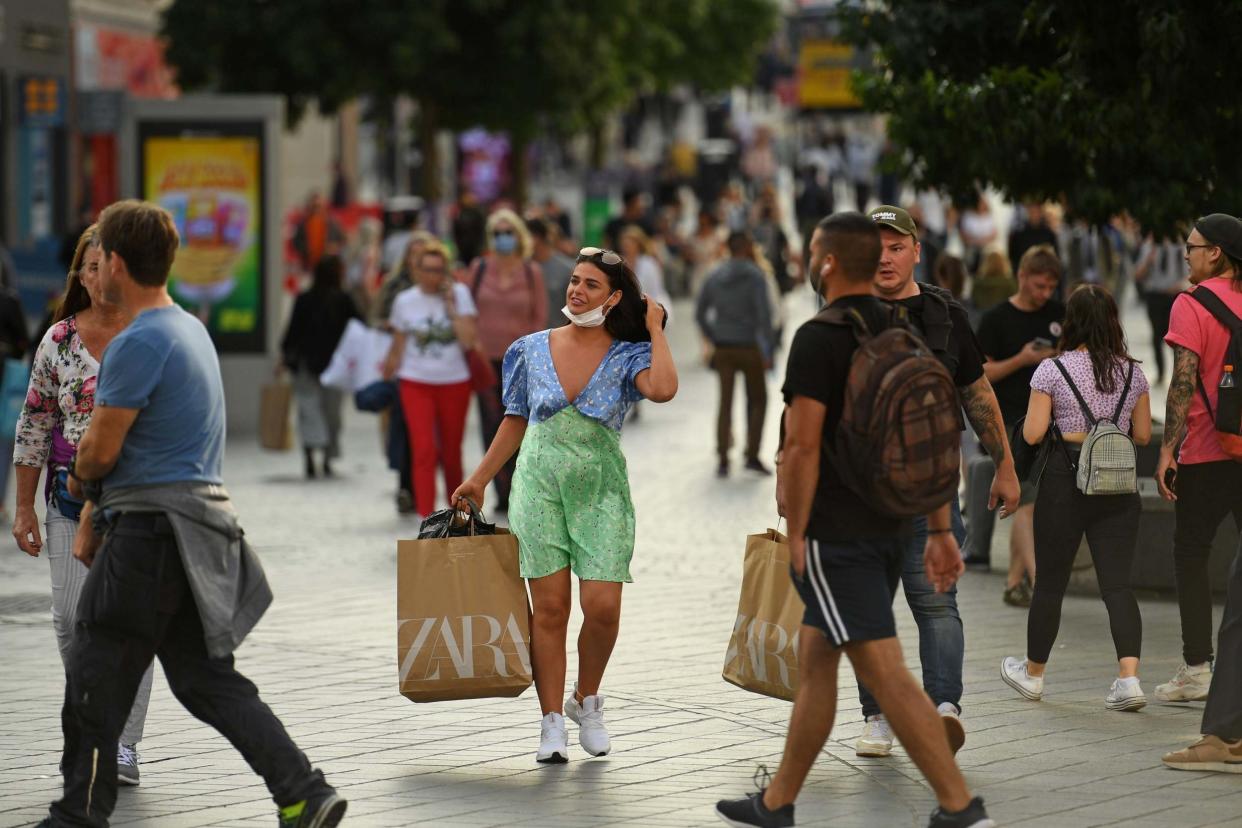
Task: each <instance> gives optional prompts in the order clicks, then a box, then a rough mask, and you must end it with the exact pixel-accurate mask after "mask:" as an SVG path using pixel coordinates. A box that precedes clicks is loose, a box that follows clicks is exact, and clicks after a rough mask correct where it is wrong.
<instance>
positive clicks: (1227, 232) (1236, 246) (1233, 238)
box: [1195, 213, 1242, 259]
mask: <svg viewBox="0 0 1242 828" xmlns="http://www.w3.org/2000/svg"><path fill="white" fill-rule="evenodd" d="M1195 229H1196V230H1198V231H1199V235H1200V236H1203V238H1205V239H1207V240H1208V242H1209V243H1211V244H1214V245H1216V246H1217V247H1219V248H1220V249H1221V250H1223V251H1225V253H1226V254H1228V255H1229V256H1230V257H1231V258H1234V259H1242V221H1239V220H1238V219H1236V218H1234V217H1233V216H1231V215H1229V214H1228V213H1212V214H1211V215H1210V216H1204V217H1203V218H1201V219H1199V220H1198V221H1196V222H1195Z"/></svg>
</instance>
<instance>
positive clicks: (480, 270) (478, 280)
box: [470, 256, 487, 300]
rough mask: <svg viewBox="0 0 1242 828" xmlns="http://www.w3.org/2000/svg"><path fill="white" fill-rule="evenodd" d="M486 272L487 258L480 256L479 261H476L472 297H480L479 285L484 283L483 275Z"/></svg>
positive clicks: (471, 285) (471, 288)
mask: <svg viewBox="0 0 1242 828" xmlns="http://www.w3.org/2000/svg"><path fill="white" fill-rule="evenodd" d="M485 273H487V259H484V258H483V257H482V256H480V257H479V258H478V261H476V262H475V265H474V280H473V281H472V282H471V284H470V298H471V299H476V300H477V299H478V298H479V286H480V285H482V284H483V276H484V274H485Z"/></svg>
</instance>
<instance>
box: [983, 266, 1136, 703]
mask: <svg viewBox="0 0 1242 828" xmlns="http://www.w3.org/2000/svg"><path fill="white" fill-rule="evenodd" d="M1057 347H1058V349H1059V350H1060V351H1061V354H1060V355H1059V356H1057V357H1054V358H1052V359H1045V360H1044V361H1043V362H1041V363H1040V364H1039V367H1038V368H1036V369H1035V375H1034V376H1033V377H1032V378H1031V401H1030V403H1029V405H1028V407H1027V412H1026V422H1025V425H1024V427H1023V431H1022V436H1023V439H1024V440H1026V442H1027V443H1029V444H1031V445H1037V444H1038V443H1040V442H1041V441H1042V440H1043V439H1044V436H1045V435H1046V434H1047V432H1048V429H1049V428H1050V427H1051V426H1052V425H1053V424H1055V425H1056V427H1057V428H1058V429H1059V430H1060V432H1061V439H1062V441H1063V445H1064V448H1065V450H1064V451H1062V450H1061V448H1060V447H1055V446H1054V448H1053V451H1052V452H1051V454H1050V455H1049V459H1048V463H1047V466H1046V467H1045V469H1044V473H1043V477H1042V478H1041V479H1040V481H1039V494H1038V495H1037V496H1036V498H1035V572H1036V573H1037V575H1038V577H1037V578H1036V580H1035V594H1034V596H1033V597H1032V598H1031V610H1030V614H1029V615H1028V616H1027V628H1026V658H1025V659H1019V658H1014V657H1009V658H1006V659H1005V660H1004V661H1003V662H1001V678H1002V679H1004V680H1005V683H1006V684H1008V685H1009V686H1010V687H1012V688H1013V689H1015V690H1017V691H1018V693H1020V694H1021V695H1022V696H1025V697H1026V698H1028V699H1032V700H1034V701H1038V700H1039V699H1040V697H1041V696H1042V694H1043V689H1044V668H1045V667H1046V666H1047V664H1048V657H1049V655H1050V654H1051V652H1052V645H1053V643H1054V642H1055V641H1056V637H1057V631H1058V628H1059V627H1060V624H1061V602H1062V600H1064V598H1065V589H1066V587H1067V586H1068V585H1069V579H1070V572H1071V570H1072V569H1073V565H1074V558H1075V557H1076V556H1077V554H1078V546H1079V544H1081V543H1082V537H1083V535H1084V534H1085V535H1086V536H1087V545H1088V546H1089V547H1090V548H1091V561H1092V563H1093V564H1094V565H1095V574H1096V577H1097V578H1098V579H1099V584H1100V597H1101V598H1103V599H1104V606H1105V607H1106V608H1107V609H1108V619H1109V624H1110V626H1111V628H1112V634H1113V645H1114V647H1115V648H1116V652H1117V663H1118V672H1117V678H1116V680H1114V681H1113V684H1112V687H1111V688H1110V689H1109V692H1108V695H1107V696H1106V697H1105V699H1104V706H1105V707H1106V708H1108V709H1109V710H1138V709H1139V708H1141V707H1143V706H1144V705H1146V704H1147V698H1146V696H1144V695H1143V691H1142V688H1140V687H1139V681H1138V665H1139V654H1140V649H1141V646H1142V641H1143V619H1142V617H1141V616H1140V615H1139V607H1138V601H1137V600H1135V598H1134V591H1133V590H1132V589H1131V587H1130V568H1131V565H1132V564H1133V562H1134V548H1135V545H1136V544H1137V543H1138V517H1139V509H1140V501H1139V496H1138V493H1137V492H1135V493H1132V494H1117V495H1085V494H1083V493H1082V492H1081V491H1079V490H1078V485H1077V481H1076V476H1077V475H1076V471H1077V469H1076V467H1075V464H1076V463H1077V459H1078V454H1079V452H1080V450H1081V448H1082V442H1083V440H1084V439H1085V438H1086V436H1087V433H1088V432H1089V431H1090V430H1091V428H1092V425H1093V422H1092V421H1093V420H1095V421H1098V420H1101V419H1108V420H1111V419H1112V418H1113V417H1114V416H1115V415H1116V417H1117V421H1116V426H1117V427H1118V428H1119V429H1121V430H1122V431H1124V432H1127V433H1129V434H1130V435H1131V437H1133V438H1134V442H1135V443H1137V444H1139V445H1146V444H1147V442H1148V441H1149V440H1150V439H1151V400H1150V398H1149V395H1148V384H1147V377H1146V376H1144V375H1143V371H1142V369H1141V368H1139V367H1138V365H1137V364H1136V363H1137V360H1135V359H1134V358H1133V357H1131V356H1130V354H1129V352H1128V351H1127V349H1126V340H1125V335H1124V334H1123V333H1122V331H1121V322H1120V320H1119V319H1118V317H1117V303H1116V302H1114V301H1113V297H1112V295H1111V294H1109V292H1108V291H1107V290H1105V289H1104V288H1102V287H1098V286H1096V285H1083V286H1081V287H1079V288H1078V289H1077V290H1075V291H1074V293H1073V294H1072V295H1071V296H1070V300H1069V302H1068V303H1067V304H1066V306H1065V322H1064V328H1063V331H1062V333H1061V341H1060V343H1058V346H1057ZM1074 389H1077V391H1078V394H1079V395H1081V396H1082V398H1083V402H1085V404H1086V406H1087V408H1089V409H1090V412H1091V417H1090V418H1088V417H1087V414H1086V412H1084V411H1083V408H1082V405H1081V404H1080V403H1079V401H1078V397H1077V396H1076V395H1075V393H1074Z"/></svg>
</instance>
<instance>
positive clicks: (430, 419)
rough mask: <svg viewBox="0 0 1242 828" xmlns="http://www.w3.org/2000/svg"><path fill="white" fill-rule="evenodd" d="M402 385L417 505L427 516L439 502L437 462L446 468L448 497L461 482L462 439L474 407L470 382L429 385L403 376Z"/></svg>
mask: <svg viewBox="0 0 1242 828" xmlns="http://www.w3.org/2000/svg"><path fill="white" fill-rule="evenodd" d="M400 386H401V407H402V409H404V412H405V423H406V429H407V430H408V431H409V433H410V461H411V462H410V467H411V469H412V471H413V476H414V500H415V503H414V507H415V508H416V509H417V510H418V513H419V514H420V515H422V516H423V517H426V516H427V515H429V514H431V513H432V512H433V511H434V510H435V505H436V466H442V467H443V468H444V488H445V492H444V496H445V497H449V496H451V495H452V494H453V492H454V491H455V490H456V489H457V487H458V486H460V485H461V481H462V470H461V439H462V432H464V431H465V428H466V412H467V411H469V409H470V383H469V382H468V381H467V382H458V383H453V384H452V385H428V384H427V383H425V382H411V381H409V380H401V383H400ZM437 436H438V437H439V439H438V440H437Z"/></svg>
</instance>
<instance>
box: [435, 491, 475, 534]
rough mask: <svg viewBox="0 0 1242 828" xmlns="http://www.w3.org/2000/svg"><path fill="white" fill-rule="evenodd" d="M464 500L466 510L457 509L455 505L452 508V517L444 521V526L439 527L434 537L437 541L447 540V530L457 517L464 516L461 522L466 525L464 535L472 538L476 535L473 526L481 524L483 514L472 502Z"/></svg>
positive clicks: (468, 499) (467, 499)
mask: <svg viewBox="0 0 1242 828" xmlns="http://www.w3.org/2000/svg"><path fill="white" fill-rule="evenodd" d="M464 499H465V501H466V508H465V509H459V508H457V506H456V505H454V506H453V517H451V518H450V519H448V520H446V521H444V525H443V526H442V527H440V532H439V534H437V535H436V536H435V538H436V539H437V540H438V539H440V538H447V537H448V536H449V530H450V529H451V528H452V527H453V522H454V521H455V520H456V519H457V515H465V519H464V521H463V522H464V523H465V524H466V534H467V535H468V536H469V537H474V536H475V535H476V534H477V533H476V532H475V526H476V524H477V523H479V522H482V520H483V513H482V512H480V511H479V506H478V504H477V503H475V502H474V501H473V500H471V499H470V498H468V497H467V498H464Z"/></svg>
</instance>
